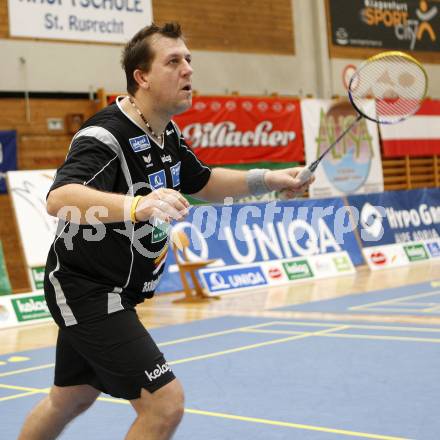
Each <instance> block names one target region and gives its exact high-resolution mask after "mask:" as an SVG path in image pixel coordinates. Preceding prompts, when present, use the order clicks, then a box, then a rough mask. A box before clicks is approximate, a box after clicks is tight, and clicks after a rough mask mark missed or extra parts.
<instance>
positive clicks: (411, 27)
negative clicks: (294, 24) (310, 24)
mask: <svg viewBox="0 0 440 440" xmlns="http://www.w3.org/2000/svg"><path fill="white" fill-rule="evenodd" d="M328 4H329V12H330V25H331V33H332V36H331V38H332V42H333V45H335V46H340V47H365V48H375V49H398V50H411V51H429V52H438V51H440V44H439V37H440V34H439V29H440V3H439V2H438V1H437V0H423V1H420V0H393V1H380V0H350V1H347V0H328Z"/></svg>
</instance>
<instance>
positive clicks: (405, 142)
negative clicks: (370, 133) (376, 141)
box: [380, 99, 440, 157]
mask: <svg viewBox="0 0 440 440" xmlns="http://www.w3.org/2000/svg"><path fill="white" fill-rule="evenodd" d="M380 134H381V137H382V145H383V152H384V156H385V157H396V156H406V155H408V156H432V155H437V154H440V101H439V100H434V99H426V100H425V101H424V102H423V104H422V106H421V107H420V109H419V111H418V112H417V113H416V114H415V115H414V116H411V117H410V118H408V119H407V120H405V121H403V122H399V123H398V124H393V125H381V126H380Z"/></svg>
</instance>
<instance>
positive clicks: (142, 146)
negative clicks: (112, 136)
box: [129, 134, 151, 153]
mask: <svg viewBox="0 0 440 440" xmlns="http://www.w3.org/2000/svg"><path fill="white" fill-rule="evenodd" d="M129 141H130V145H131V148H132V149H133V151H134V152H135V153H139V151H144V150H148V148H151V144H150V139H148V136H147V135H145V134H144V135H142V136H138V137H135V138H130V139H129Z"/></svg>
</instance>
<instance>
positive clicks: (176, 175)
mask: <svg viewBox="0 0 440 440" xmlns="http://www.w3.org/2000/svg"><path fill="white" fill-rule="evenodd" d="M170 171H171V177H172V179H173V188H174V187H175V186H179V185H180V162H177V163H176V165H173V166H172V167H171V168H170Z"/></svg>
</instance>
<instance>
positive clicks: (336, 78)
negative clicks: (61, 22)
mask: <svg viewBox="0 0 440 440" xmlns="http://www.w3.org/2000/svg"><path fill="white" fill-rule="evenodd" d="M292 4H293V21H294V29H295V46H296V54H295V56H293V55H292V56H281V55H254V54H239V53H230V52H207V51H193V56H194V69H195V74H194V88H195V89H196V90H198V91H199V92H200V93H202V94H225V93H229V92H231V91H238V92H240V93H241V94H251V95H261V94H267V93H272V92H277V93H280V94H283V95H299V96H304V95H306V94H312V95H314V96H316V97H323V98H328V97H331V96H332V95H333V94H339V95H343V94H344V93H345V90H344V88H343V84H342V79H341V75H342V70H343V68H344V67H345V66H346V65H347V64H359V63H360V60H345V59H344V60H340V59H338V60H329V58H328V49H327V31H326V21H325V20H326V18H325V8H324V0H292ZM121 50H122V46H116V45H115V46H107V45H92V44H74V43H69V44H65V43H58V42H53V43H51V42H40V41H31V40H6V39H3V40H0V57H1V58H0V59H1V66H2V68H1V69H0V91H23V90H29V91H45V92H51V91H53V92H90V91H95V90H96V89H97V88H100V87H103V88H104V89H106V90H107V91H110V92H118V91H124V90H125V79H124V73H123V71H122V69H121V67H120V64H119V60H120V55H121ZM20 59H24V60H25V63H22V62H20ZM427 70H428V74H429V76H430V81H431V84H430V90H429V94H430V96H434V97H440V80H437V77H439V73H440V68H439V67H437V66H433V65H428V66H427Z"/></svg>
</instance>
